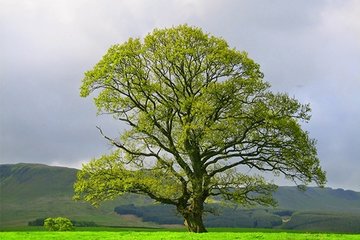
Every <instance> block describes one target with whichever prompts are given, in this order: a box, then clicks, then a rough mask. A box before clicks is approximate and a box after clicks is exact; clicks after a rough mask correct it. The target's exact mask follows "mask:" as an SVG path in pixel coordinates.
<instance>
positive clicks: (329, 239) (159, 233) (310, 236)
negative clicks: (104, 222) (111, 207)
mask: <svg viewBox="0 0 360 240" xmlns="http://www.w3.org/2000/svg"><path fill="white" fill-rule="evenodd" d="M96 229H97V228H93V229H91V228H88V229H86V228H85V229H78V230H76V231H71V232H47V231H41V229H36V228H35V229H33V230H32V231H26V229H23V230H20V231H2V232H0V239H1V240H18V239H24V240H42V239H50V240H63V239H66V240H95V239H98V240H100V239H101V240H167V239H169V240H172V239H175V240H176V239H178V240H180V239H189V240H212V239H219V240H220V239H226V240H235V239H237V240H250V239H264V240H267V239H269V240H335V239H336V240H337V239H342V240H358V239H360V234H335V233H305V232H277V231H268V230H264V231H261V230H260V231H254V230H247V229H209V232H208V233H202V234H195V233H189V232H185V231H183V230H180V231H179V229H175V230H159V229H158V230H156V229H110V228H108V229H106V228H105V229H101V228H100V229H98V230H100V231H98V230H96Z"/></svg>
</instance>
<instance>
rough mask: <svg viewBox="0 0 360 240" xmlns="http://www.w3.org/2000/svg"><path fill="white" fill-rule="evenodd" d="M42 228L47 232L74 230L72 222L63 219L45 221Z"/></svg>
mask: <svg viewBox="0 0 360 240" xmlns="http://www.w3.org/2000/svg"><path fill="white" fill-rule="evenodd" d="M44 227H45V228H46V229H47V230H49V231H71V230H73V229H74V225H73V224H72V222H71V221H70V220H69V219H67V218H63V217H58V218H47V219H45V221H44Z"/></svg>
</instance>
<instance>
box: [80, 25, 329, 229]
mask: <svg viewBox="0 0 360 240" xmlns="http://www.w3.org/2000/svg"><path fill="white" fill-rule="evenodd" d="M263 77H264V75H263V73H262V72H261V71H260V66H259V65H258V64H257V63H255V62H254V61H253V60H252V59H250V58H249V57H248V55H247V53H246V52H240V51H238V50H236V49H233V48H230V47H229V46H228V44H227V42H226V41H225V40H224V39H221V38H218V37H215V36H212V35H210V34H207V33H204V32H203V31H202V30H201V29H199V28H196V27H190V26H188V25H180V26H177V27H173V28H168V29H155V30H154V31H153V32H152V33H150V34H148V35H147V36H146V37H145V38H144V39H140V38H130V39H129V40H128V41H126V42H125V43H122V44H116V45H114V46H112V47H111V48H110V49H109V50H108V51H107V53H106V54H105V55H104V56H103V58H102V59H101V60H100V61H99V62H98V63H97V64H96V65H95V66H94V68H93V69H92V70H90V71H87V72H86V73H85V77H84V79H83V82H82V86H81V96H82V97H87V96H88V95H89V94H90V93H94V94H96V97H95V100H94V101H95V104H96V106H97V108H98V111H99V113H106V114H111V115H112V116H113V117H114V119H116V120H118V121H120V122H123V123H126V125H127V128H126V129H124V130H123V132H122V133H121V134H120V136H115V137H109V136H108V135H105V134H104V133H103V131H102V130H101V129H100V128H99V130H100V133H101V134H102V135H103V136H104V137H105V138H106V139H107V140H108V141H110V142H111V144H112V145H113V146H114V147H115V149H114V151H112V152H111V153H110V154H108V155H103V156H102V157H100V158H98V159H93V160H92V161H91V162H90V163H88V164H86V165H84V166H83V169H82V170H81V171H80V172H79V175H78V180H77V182H76V184H75V193H76V196H75V197H76V198H78V199H84V200H86V201H90V202H91V203H93V204H95V205H96V204H99V203H100V202H102V201H104V200H107V199H113V198H115V197H117V196H119V195H121V194H123V193H138V194H145V195H148V196H149V197H151V198H153V199H154V200H156V201H159V202H162V203H167V204H172V205H175V206H176V208H177V211H178V212H179V213H180V214H181V215H182V216H183V217H184V219H185V223H186V225H187V226H188V228H189V230H190V231H194V232H204V231H206V229H205V227H204V225H203V222H202V215H203V213H204V210H205V209H204V202H205V201H207V200H209V199H210V198H212V197H215V196H217V198H218V197H222V198H223V199H224V200H229V201H235V202H237V203H239V204H242V205H253V204H261V205H274V204H275V202H274V200H273V199H272V196H271V192H272V191H273V190H275V188H276V186H275V185H274V184H272V183H268V182H266V180H265V179H264V178H263V177H262V176H261V175H260V173H261V172H272V173H274V174H276V175H283V176H285V177H286V178H288V179H290V180H293V181H294V182H295V183H296V184H304V185H306V184H309V183H311V182H315V183H316V184H318V185H323V184H324V183H325V180H326V178H325V173H324V171H323V170H322V169H321V167H320V164H319V159H318V157H317V151H316V147H315V140H313V139H311V138H310V137H309V134H308V132H306V131H304V130H302V128H301V124H302V123H303V122H307V121H308V120H309V119H310V114H309V113H310V107H309V105H307V104H301V103H299V102H298V101H297V100H296V99H294V98H291V97H289V96H288V95H287V94H285V93H273V92H271V91H270V85H269V83H267V82H266V81H264V80H263ZM251 169H253V170H255V171H249V170H251Z"/></svg>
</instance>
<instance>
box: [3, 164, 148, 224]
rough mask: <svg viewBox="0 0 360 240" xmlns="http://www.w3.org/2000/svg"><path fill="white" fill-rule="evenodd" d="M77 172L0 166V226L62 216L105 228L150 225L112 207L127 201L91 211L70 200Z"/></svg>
mask: <svg viewBox="0 0 360 240" xmlns="http://www.w3.org/2000/svg"><path fill="white" fill-rule="evenodd" d="M77 171H78V170H77V169H71V168H64V167H51V166H47V165H42V164H24V163H21V164H14V165H10V164H5V165H0V227H7V226H25V225H27V223H28V222H29V221H32V220H35V219H37V218H46V217H58V216H66V217H69V218H71V219H72V220H76V221H93V222H96V223H97V224H100V225H107V226H134V225H136V226H153V225H154V224H150V223H143V222H142V220H141V219H137V218H131V219H129V218H123V217H121V216H119V215H117V214H116V213H114V207H115V206H117V205H119V204H123V203H124V201H125V202H128V201H127V200H119V201H112V202H107V203H105V204H103V206H101V207H100V208H94V207H92V206H91V205H89V204H88V203H83V202H75V201H73V200H72V196H73V184H74V181H75V179H76V173H77Z"/></svg>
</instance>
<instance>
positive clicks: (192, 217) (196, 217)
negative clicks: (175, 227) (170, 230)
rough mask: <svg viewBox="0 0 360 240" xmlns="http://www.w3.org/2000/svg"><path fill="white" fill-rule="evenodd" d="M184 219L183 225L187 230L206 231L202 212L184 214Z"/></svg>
mask: <svg viewBox="0 0 360 240" xmlns="http://www.w3.org/2000/svg"><path fill="white" fill-rule="evenodd" d="M184 219H185V225H186V226H187V228H188V230H189V232H195V233H204V232H207V230H206V228H205V226H204V222H203V218H202V214H192V213H189V214H188V215H187V216H186V217H185V216H184Z"/></svg>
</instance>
